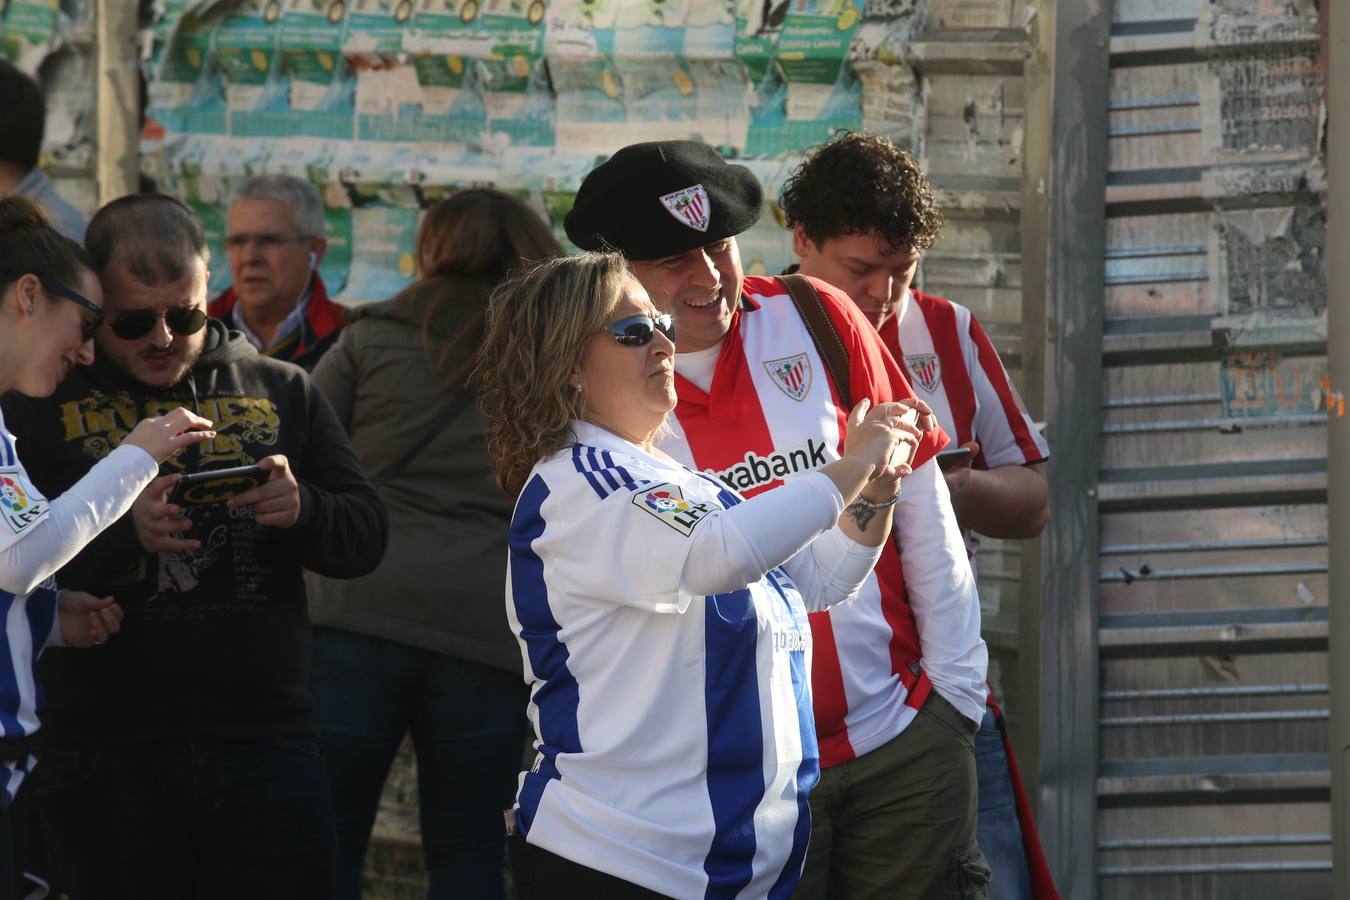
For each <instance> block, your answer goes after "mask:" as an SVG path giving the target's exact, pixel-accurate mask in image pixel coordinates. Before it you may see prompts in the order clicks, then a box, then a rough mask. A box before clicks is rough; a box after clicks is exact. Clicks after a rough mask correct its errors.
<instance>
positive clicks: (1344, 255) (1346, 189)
mask: <svg viewBox="0 0 1350 900" xmlns="http://www.w3.org/2000/svg"><path fill="white" fill-rule="evenodd" d="M1333 6H1334V8H1332V7H1333ZM1322 10H1323V12H1322V14H1323V15H1324V16H1327V17H1328V21H1327V22H1326V23H1325V25H1326V27H1327V28H1328V33H1327V41H1326V44H1325V46H1326V48H1327V52H1326V53H1325V54H1324V56H1323V64H1324V65H1325V66H1327V68H1328V70H1329V71H1327V72H1326V73H1325V74H1326V80H1325V84H1326V88H1327V98H1326V102H1327V175H1328V178H1327V371H1328V380H1329V382H1330V385H1331V392H1330V396H1329V407H1330V415H1329V418H1330V421H1329V423H1328V428H1327V550H1328V555H1329V563H1330V578H1329V588H1330V596H1329V599H1328V606H1329V615H1330V625H1329V629H1330V644H1331V646H1330V669H1331V673H1330V685H1331V747H1330V752H1331V836H1332V866H1333V872H1332V884H1333V888H1334V896H1335V897H1336V898H1337V900H1350V855H1347V851H1348V850H1350V843H1348V841H1350V797H1347V794H1346V788H1347V785H1346V777H1347V774H1350V773H1347V769H1346V762H1347V755H1348V754H1350V605H1348V604H1350V562H1347V559H1346V556H1345V554H1344V553H1343V552H1342V551H1344V550H1345V549H1346V548H1350V459H1347V456H1350V417H1347V416H1345V415H1344V407H1343V405H1342V404H1343V403H1344V400H1343V395H1344V394H1345V393H1346V392H1347V391H1350V86H1348V85H1347V84H1346V83H1345V79H1347V78H1350V63H1348V62H1346V61H1347V60H1350V6H1347V5H1346V4H1345V3H1344V2H1340V3H1337V4H1334V5H1333V4H1331V3H1325V4H1324V5H1323V7H1322ZM1338 59H1339V60H1341V61H1342V64H1341V65H1337V64H1336V60H1338ZM1338 81H1339V83H1338ZM1337 392H1339V395H1338V393H1337Z"/></svg>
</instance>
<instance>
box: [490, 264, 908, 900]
mask: <svg viewBox="0 0 1350 900" xmlns="http://www.w3.org/2000/svg"><path fill="white" fill-rule="evenodd" d="M673 338H674V334H673V327H672V325H671V320H670V317H669V316H667V315H664V314H661V313H660V312H658V311H657V310H656V308H655V307H654V306H653V304H652V302H651V300H650V299H649V298H648V297H647V295H646V293H645V292H644V291H643V289H642V287H641V285H640V284H639V283H638V281H637V280H636V279H634V278H633V277H632V276H631V275H630V274H628V272H627V270H626V267H625V264H624V262H623V260H622V258H621V257H619V256H617V255H611V254H583V255H581V256H578V257H572V258H568V259H564V260H558V261H555V262H552V263H547V264H545V265H543V266H540V267H538V268H537V269H535V270H533V271H532V272H531V273H529V274H528V275H526V276H525V277H523V278H521V279H519V280H517V281H515V282H513V283H512V284H510V285H509V286H507V287H506V288H504V289H503V290H502V291H501V292H499V293H498V294H497V295H496V296H495V297H494V299H493V302H492V306H491V309H490V313H489V325H488V333H487V337H486V339H485V341H484V347H483V350H482V353H481V355H480V357H479V359H480V366H481V372H482V378H483V393H482V396H483V404H484V408H485V412H486V413H487V415H488V423H489V424H488V436H489V448H490V451H491V453H492V456H493V464H494V468H495V472H496V475H497V478H498V481H499V482H500V483H501V485H502V487H503V488H505V489H506V491H507V492H508V493H509V494H512V495H516V494H519V499H518V500H517V503H516V509H515V514H514V517H513V520H512V526H511V535H510V559H509V567H508V577H507V616H508V618H509V619H510V621H511V626H512V629H513V630H514V631H515V633H516V635H517V637H518V640H519V642H520V647H521V654H522V657H523V660H524V665H525V671H526V680H527V681H528V682H529V684H530V685H531V689H532V693H531V703H530V705H529V715H530V719H531V721H532V722H533V724H534V727H535V733H536V738H537V740H536V742H535V747H536V750H537V752H538V755H537V757H536V759H535V762H534V765H533V766H532V767H531V769H530V770H529V771H528V772H525V773H524V774H523V775H522V776H521V778H520V789H519V793H518V795H517V805H516V809H515V810H514V813H515V826H516V828H517V829H518V831H519V833H520V834H521V835H522V836H523V840H518V841H516V842H515V844H514V848H515V850H516V851H517V852H516V884H517V887H518V889H520V891H521V895H522V898H524V900H529V898H535V897H539V898H543V897H548V898H583V897H586V898H589V897H599V896H603V897H608V898H628V897H634V898H649V897H660V896H671V897H677V898H686V897H687V898H694V897H698V898H702V897H719V898H720V897H725V898H732V897H764V896H769V895H772V896H787V895H789V894H790V893H791V890H792V886H793V885H794V884H795V882H796V880H797V878H798V877H799V875H800V871H801V864H802V859H803V855H804V853H805V851H806V843H807V838H808V835H809V831H810V823H809V812H808V807H807V805H806V795H807V792H808V791H809V790H810V788H811V786H812V785H813V784H814V783H815V781H816V778H817V775H818V767H817V759H818V753H817V749H816V742H815V732H814V726H813V724H812V721H813V719H812V713H811V699H810V686H809V672H810V665H811V662H810V641H811V636H810V628H809V626H808V624H807V619H806V613H807V610H808V609H821V608H824V607H826V606H829V605H831V604H834V603H838V602H841V601H843V600H846V599H848V598H849V597H851V596H852V595H853V594H854V593H855V592H856V591H857V589H858V587H859V586H860V585H861V584H862V582H863V581H864V579H865V578H866V577H867V575H868V573H869V572H870V571H871V569H872V566H873V565H874V564H875V562H876V559H877V557H878V555H879V552H880V545H881V544H882V542H883V541H884V540H885V537H886V535H888V534H889V533H890V517H891V507H890V505H886V504H883V505H874V504H868V503H867V502H866V501H860V496H859V495H860V492H861V490H862V489H863V487H864V486H866V485H869V484H873V483H874V482H875V485H874V487H873V491H874V492H875V493H881V492H885V493H887V494H897V493H898V489H899V479H900V477H901V476H902V475H904V474H907V473H908V468H907V467H905V466H899V467H895V466H893V465H892V463H891V458H892V454H893V453H894V452H895V451H896V449H897V447H898V446H899V445H900V444H902V443H904V444H910V443H914V442H915V441H916V440H917V434H918V432H917V430H916V429H914V428H912V427H911V426H909V425H907V424H904V423H902V422H901V421H900V416H901V414H902V412H903V411H904V407H903V406H901V405H899V404H885V405H883V406H880V407H878V408H877V409H875V410H872V411H871V413H870V414H868V412H867V406H868V403H867V401H865V400H864V401H863V402H861V403H860V404H859V405H858V407H857V408H855V409H854V410H853V411H852V414H851V415H850V417H849V422H848V425H849V428H848V436H847V440H846V442H845V447H844V455H843V458H842V459H839V460H837V461H835V462H832V463H830V464H829V465H826V466H824V467H823V468H821V469H820V470H818V471H817V472H814V473H811V474H808V475H804V476H801V477H799V478H796V479H794V480H793V481H791V482H790V483H789V484H787V485H785V486H783V487H781V488H779V489H777V490H774V491H771V492H769V493H767V494H761V495H759V496H757V497H755V498H753V499H750V500H745V499H743V498H742V497H740V496H739V495H738V494H736V493H735V492H734V491H733V490H732V489H731V488H729V487H727V486H725V485H723V484H722V483H720V482H719V481H718V480H717V479H716V478H714V477H712V476H710V475H708V474H706V473H698V472H691V471H689V470H688V469H685V468H684V467H683V466H681V465H679V464H678V463H676V462H675V461H674V460H673V459H671V458H670V457H669V456H667V455H666V454H664V453H662V452H661V451H660V450H658V449H656V448H655V447H654V446H653V442H654V440H655V439H656V438H657V437H658V435H660V434H661V433H662V431H663V429H665V428H666V427H667V424H666V423H667V415H668V414H669V413H670V411H671V410H672V409H673V408H674V406H675V403H676V395H675V384H674V378H675V372H674V366H673V362H674V359H673V356H674V352H675V346H674V343H673ZM727 414H728V415H735V414H736V413H735V411H734V410H728V411H727ZM906 449H907V448H906ZM898 458H901V459H903V458H907V457H898ZM841 514H843V515H842V516H841Z"/></svg>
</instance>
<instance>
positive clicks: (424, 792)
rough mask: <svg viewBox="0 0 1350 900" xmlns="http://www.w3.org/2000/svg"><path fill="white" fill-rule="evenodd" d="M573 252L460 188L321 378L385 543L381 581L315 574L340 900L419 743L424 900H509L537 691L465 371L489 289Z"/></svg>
mask: <svg viewBox="0 0 1350 900" xmlns="http://www.w3.org/2000/svg"><path fill="white" fill-rule="evenodd" d="M562 255H563V251H562V247H560V246H559V245H558V241H557V240H556V239H555V238H554V237H553V235H552V233H551V232H550V231H549V229H548V226H547V225H546V224H545V223H544V221H543V220H542V219H541V218H540V217H539V216H538V215H537V214H536V213H535V212H534V211H533V210H532V209H530V208H529V207H528V206H526V205H525V204H524V203H523V202H521V201H520V200H518V199H516V198H515V197H512V196H510V195H508V194H504V193H501V192H500V191H493V190H486V189H470V190H462V191H459V192H457V193H455V194H453V195H451V196H450V197H448V198H446V199H445V200H442V201H440V202H439V203H437V204H436V205H435V206H433V207H432V208H431V209H430V210H428V211H427V214H426V217H425V218H424V219H423V221H422V225H421V227H420V229H419V230H418V234H417V252H416V259H417V269H418V272H419V274H420V278H419V280H418V281H417V282H416V283H414V284H413V285H411V286H410V287H408V288H407V289H406V290H404V291H403V292H402V293H401V294H399V295H398V296H397V297H394V298H393V299H392V300H386V301H384V302H382V303H371V304H367V305H365V306H358V307H356V308H354V309H352V310H351V311H350V312H349V314H348V321H349V323H350V324H348V326H347V328H346V330H344V331H343V333H342V337H341V339H340V340H339V341H338V342H337V344H336V345H335V346H334V347H333V349H332V350H331V351H329V353H328V354H327V355H326V356H325V357H324V358H323V359H322V360H321V361H320V362H319V365H318V367H317V368H316V369H315V370H314V380H315V381H317V382H318V384H319V387H320V388H322V389H323V391H324V393H325V394H327V396H328V399H329V400H331V401H332V403H333V406H334V408H335V409H336V410H337V413H338V418H339V419H341V421H342V423H343V425H345V426H346V428H347V430H348V432H349V433H350V435H351V439H352V443H353V445H354V446H355V447H356V452H357V454H358V455H359V456H360V457H361V460H362V462H364V463H365V465H366V468H367V469H368V471H369V472H370V475H371V478H372V479H373V480H374V481H375V484H376V485H377V486H378V488H379V489H380V492H381V494H382V495H383V496H384V501H385V504H386V506H387V507H388V509H389V516H390V529H391V530H390V541H389V552H388V553H387V555H386V556H385V558H384V562H383V563H382V564H381V565H380V567H379V568H378V569H376V570H375V571H374V572H372V573H371V574H370V575H368V576H366V577H364V578H359V579H356V580H354V581H334V580H330V579H325V578H317V577H313V576H311V577H310V579H309V584H310V610H311V614H312V616H313V619H314V623H315V626H316V627H315V629H314V670H313V675H312V677H311V680H310V683H311V690H312V693H313V694H314V699H315V704H316V707H315V708H316V711H317V714H318V719H319V728H320V730H321V732H322V736H323V743H324V753H325V755H326V757H327V761H328V774H329V777H330V779H331V783H332V789H333V799H334V803H335V805H336V809H337V831H338V888H337V894H336V896H337V898H339V900H356V898H359V897H360V896H361V869H362V858H363V857H364V855H365V850H366V844H367V843H368V841H369V840H370V832H371V827H372V825H373V824H374V821H375V812H376V808H377V806H378V804H379V798H380V790H381V788H382V787H383V785H384V781H385V777H386V776H387V775H388V773H389V768H390V765H391V763H392V762H393V759H394V755H395V753H396V752H397V751H398V748H399V744H400V743H401V742H402V740H403V736H404V734H405V733H407V732H409V731H411V732H412V739H413V746H414V748H415V750H416V752H417V769H418V789H419V794H420V799H421V817H422V844H423V848H424V852H425V855H426V867H427V872H428V878H429V885H428V896H429V897H431V898H446V897H475V898H482V900H492V898H500V897H502V896H503V892H504V887H503V885H502V853H503V846H504V843H503V831H502V810H503V809H504V808H505V807H507V806H509V805H510V802H511V792H512V788H513V786H514V784H515V776H516V773H517V771H518V770H519V765H518V763H519V761H520V751H521V747H522V746H523V741H524V737H525V704H526V700H527V699H528V695H527V692H526V688H525V684H524V682H523V681H522V679H521V660H520V651H519V649H518V647H517V646H516V641H515V639H514V637H513V636H512V634H511V631H510V628H509V627H508V626H507V621H506V607H505V600H504V598H503V591H502V572H503V571H504V570H505V568H506V536H507V530H508V526H509V523H510V520H511V506H512V504H511V501H510V499H509V498H507V497H506V496H504V495H503V494H502V492H501V491H500V490H499V489H498V488H497V486H496V484H495V483H494V482H493V480H492V471H491V468H490V466H489V462H488V455H487V447H486V445H485V443H484V438H483V419H482V416H481V415H480V414H479V411H478V406H477V402H476V401H477V396H476V393H475V390H474V387H473V386H472V384H471V383H470V379H469V375H470V374H471V371H472V369H473V356H474V353H475V352H476V351H477V350H478V347H479V345H480V344H481V343H482V339H483V321H484V312H485V310H486V308H487V300H488V296H489V294H491V293H492V291H493V289H494V288H495V287H496V286H497V285H498V283H500V282H501V281H502V280H503V279H504V278H505V277H506V275H507V273H508V272H509V271H511V270H512V269H514V268H515V267H517V266H518V265H520V264H521V263H524V262H526V261H540V260H544V259H551V258H554V257H559V256H562Z"/></svg>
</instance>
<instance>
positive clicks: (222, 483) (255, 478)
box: [169, 466, 269, 506]
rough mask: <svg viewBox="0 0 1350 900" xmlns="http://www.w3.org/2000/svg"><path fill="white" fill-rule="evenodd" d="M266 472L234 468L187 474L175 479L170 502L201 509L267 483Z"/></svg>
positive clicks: (251, 468)
mask: <svg viewBox="0 0 1350 900" xmlns="http://www.w3.org/2000/svg"><path fill="white" fill-rule="evenodd" d="M268 475H269V472H268V471H267V470H266V469H264V468H263V467H262V466H239V467H238V468H234V469H214V470H211V471H207V472H191V473H189V474H187V475H184V476H183V477H182V478H180V479H178V484H177V486H175V487H174V489H173V495H172V496H171V497H170V498H169V502H170V503H175V504H178V505H179V506H204V505H206V504H208V503H224V502H225V501H226V500H228V499H230V498H231V497H233V496H234V495H235V494H242V493H244V491H251V490H253V489H254V488H255V487H257V486H258V485H260V484H265V483H266V482H267V478H268Z"/></svg>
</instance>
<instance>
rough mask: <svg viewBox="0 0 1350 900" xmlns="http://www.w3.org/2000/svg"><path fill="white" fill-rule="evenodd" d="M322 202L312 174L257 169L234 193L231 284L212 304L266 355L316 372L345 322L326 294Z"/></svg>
mask: <svg viewBox="0 0 1350 900" xmlns="http://www.w3.org/2000/svg"><path fill="white" fill-rule="evenodd" d="M323 221H324V220H323V201H322V199H321V198H320V197H319V191H318V189H317V188H315V187H314V185H312V184H310V183H309V182H308V181H303V180H301V179H299V178H294V177H292V176H290V175H256V176H254V177H252V178H248V179H245V180H244V181H242V182H240V183H239V185H238V186H237V187H236V188H235V189H234V193H233V194H232V195H231V197H230V212H229V218H228V221H227V225H226V228H227V232H226V235H225V252H226V254H227V255H228V257H229V261H230V274H231V276H232V277H233V284H232V285H231V287H230V288H229V289H228V290H226V291H225V292H224V293H223V294H221V295H220V296H219V297H217V298H216V299H215V300H214V301H212V303H211V307H210V312H211V316H212V318H216V319H223V320H224V321H225V322H227V323H228V324H229V325H230V327H231V328H236V329H238V330H239V331H242V332H243V333H244V336H245V337H247V338H248V340H249V343H251V344H253V346H254V347H256V348H257V349H258V352H260V353H262V354H264V355H265V356H271V357H274V358H276V359H284V360H286V361H287V362H293V363H295V364H296V365H298V366H302V367H303V368H305V369H306V370H308V371H313V369H314V366H315V364H317V363H318V361H319V358H320V357H322V356H323V354H324V353H325V352H326V351H327V350H328V348H329V347H331V346H332V345H333V343H334V342H335V341H337V337H338V332H339V331H341V330H342V326H343V325H344V324H345V323H346V319H345V317H344V316H343V312H342V307H341V306H338V305H337V304H336V303H334V302H333V301H331V300H330V299H328V289H327V288H326V287H325V286H324V283H323V278H322V277H321V276H320V275H319V271H318V270H319V262H320V261H321V260H322V259H323V254H324V251H326V250H327V249H328V241H327V240H325V238H324V236H323Z"/></svg>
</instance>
